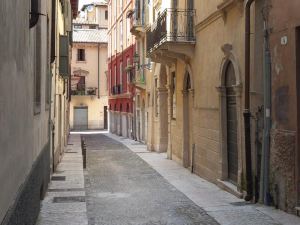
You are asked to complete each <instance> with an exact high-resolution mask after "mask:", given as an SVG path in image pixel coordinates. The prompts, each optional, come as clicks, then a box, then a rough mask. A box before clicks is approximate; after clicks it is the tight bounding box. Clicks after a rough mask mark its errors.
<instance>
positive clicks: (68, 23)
mask: <svg viewBox="0 0 300 225" xmlns="http://www.w3.org/2000/svg"><path fill="white" fill-rule="evenodd" d="M53 4H55V11H54V12H53V13H55V14H53V15H55V16H54V17H53V20H52V23H53V24H54V26H53V28H52V37H51V38H52V40H53V41H52V42H53V46H52V49H51V69H52V86H51V87H52V90H51V127H52V135H51V147H52V154H51V157H52V161H53V169H55V167H56V165H57V164H58V162H59V161H60V159H61V156H62V154H63V153H64V150H65V147H66V146H67V138H68V134H69V101H70V98H69V97H70V93H69V78H70V74H71V71H70V59H71V55H70V51H71V41H70V38H71V32H72V18H73V16H74V15H76V13H77V5H78V1H77V3H76V4H75V6H74V1H72V2H71V1H69V0H65V1H59V0H56V1H55V2H54V3H53ZM72 6H73V7H74V9H75V13H72V11H71V9H72V8H71V7H72ZM73 12H74V11H73Z"/></svg>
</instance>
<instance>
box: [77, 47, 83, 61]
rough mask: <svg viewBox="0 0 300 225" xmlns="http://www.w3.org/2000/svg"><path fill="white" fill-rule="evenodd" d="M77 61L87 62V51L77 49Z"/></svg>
mask: <svg viewBox="0 0 300 225" xmlns="http://www.w3.org/2000/svg"><path fill="white" fill-rule="evenodd" d="M77 61H85V49H77Z"/></svg>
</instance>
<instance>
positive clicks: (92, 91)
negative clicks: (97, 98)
mask: <svg viewBox="0 0 300 225" xmlns="http://www.w3.org/2000/svg"><path fill="white" fill-rule="evenodd" d="M71 94H72V95H96V94H97V88H93V87H89V88H86V87H85V86H82V85H80V86H79V87H77V89H75V90H71Z"/></svg>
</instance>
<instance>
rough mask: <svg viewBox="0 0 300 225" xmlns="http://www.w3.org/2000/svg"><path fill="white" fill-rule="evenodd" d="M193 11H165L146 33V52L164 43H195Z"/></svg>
mask: <svg viewBox="0 0 300 225" xmlns="http://www.w3.org/2000/svg"><path fill="white" fill-rule="evenodd" d="M194 17H195V10H194V9H166V10H164V11H163V12H162V14H161V15H160V16H159V17H158V18H157V20H156V21H155V22H154V24H153V25H152V26H151V27H148V29H147V31H146V38H147V52H148V53H151V52H152V51H153V50H154V49H156V48H157V47H159V46H160V45H162V44H163V43H165V42H190V43H195V41H196V38H195V29H194Z"/></svg>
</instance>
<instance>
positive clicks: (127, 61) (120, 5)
mask: <svg viewBox="0 0 300 225" xmlns="http://www.w3.org/2000/svg"><path fill="white" fill-rule="evenodd" d="M108 8H109V10H108V12H109V13H108V14H109V15H108V18H109V20H108V82H109V115H110V127H109V129H110V131H111V132H112V133H115V134H118V135H121V136H124V137H130V138H136V134H135V127H136V126H135V120H134V114H135V112H134V96H135V87H134V85H133V82H134V74H135V63H136V62H134V54H135V39H134V37H133V36H132V34H131V33H130V19H129V18H128V17H129V15H130V14H131V13H132V8H133V5H132V0H127V1H112V0H109V1H108Z"/></svg>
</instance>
